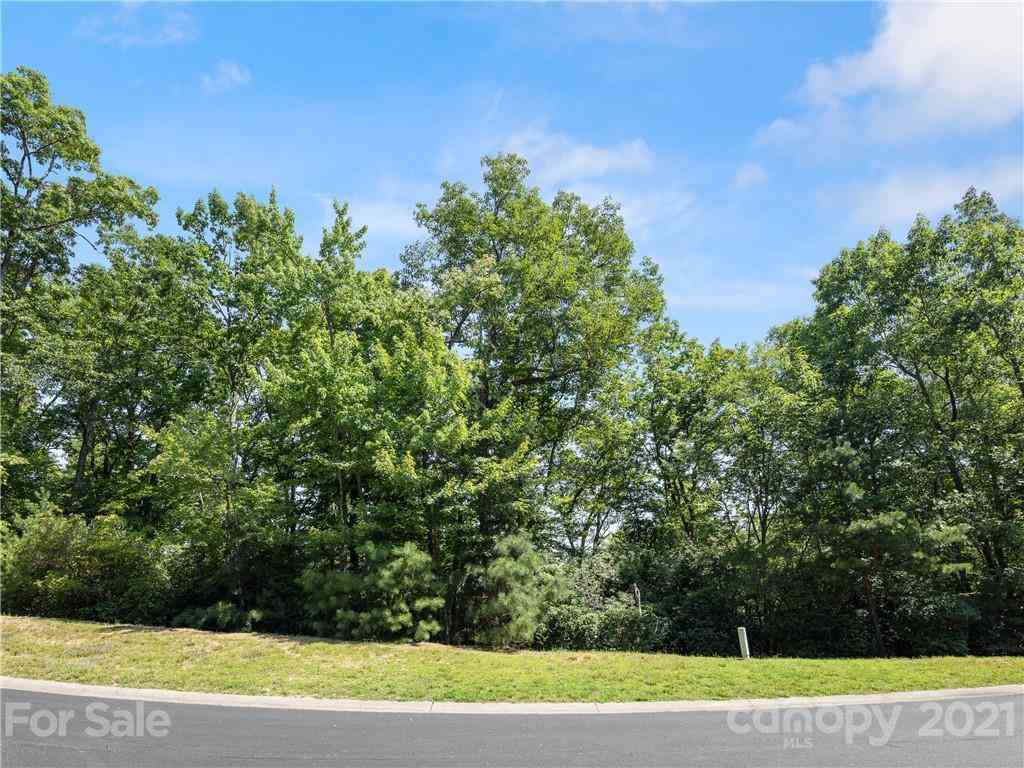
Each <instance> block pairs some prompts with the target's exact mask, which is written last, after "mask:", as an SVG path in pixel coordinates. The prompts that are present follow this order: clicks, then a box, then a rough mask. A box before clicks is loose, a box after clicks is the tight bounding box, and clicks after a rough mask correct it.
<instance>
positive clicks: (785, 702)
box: [0, 676, 1024, 715]
mask: <svg viewBox="0 0 1024 768" xmlns="http://www.w3.org/2000/svg"><path fill="white" fill-rule="evenodd" d="M7 690H12V691H26V692H30V693H49V694H57V695H63V696H79V697H87V698H94V699H125V700H131V701H151V702H160V703H165V704H200V705H206V706H220V707H253V708H259V709H286V710H318V711H326V712H393V713H409V714H453V715H456V714H457V715H510V714H515V715H573V714H576V715H582V714H588V715H593V714H619V715H621V714H643V713H659V712H661V713H665V712H727V711H734V710H741V711H745V710H755V709H781V708H790V707H826V706H850V705H856V704H861V705H865V704H867V705H870V704H890V703H895V702H913V701H935V700H942V699H963V698H977V697H984V696H1024V684H1012V685H994V686H988V687H984V688H945V689H941V690H935V691H897V692H894V693H868V694H844V695H841V696H790V697H786V698H778V699H726V700H692V701H635V702H606V703H583V702H489V703H468V702H457V701H368V700H362V699H317V698H313V697H311V696H252V695H246V694H238V693H200V692H192V691H167V690H163V689H158V688H122V687H118V686H110V685H86V684H82V683H64V682H57V681H51V680H32V679H28V678H20V677H7V676H0V692H6V691H7Z"/></svg>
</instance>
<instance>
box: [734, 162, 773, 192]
mask: <svg viewBox="0 0 1024 768" xmlns="http://www.w3.org/2000/svg"><path fill="white" fill-rule="evenodd" d="M767 180H768V174H767V173H766V172H765V170H764V168H763V167H762V166H761V165H760V164H758V163H744V164H743V165H741V166H740V167H739V168H738V169H737V170H736V175H735V176H734V177H733V180H732V183H733V186H734V187H736V188H737V189H749V188H750V187H754V186H757V185H758V184H763V183H764V182H766V181H767Z"/></svg>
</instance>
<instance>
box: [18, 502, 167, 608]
mask: <svg viewBox="0 0 1024 768" xmlns="http://www.w3.org/2000/svg"><path fill="white" fill-rule="evenodd" d="M3 538H4V542H3V543H4V552H3V559H2V563H3V566H2V570H3V574H2V575H3V609H4V611H6V612H8V613H24V614H32V615H34V616H52V617H60V618H79V619H95V620H98V621H128V622H158V621H160V620H162V619H163V618H164V611H165V608H164V606H165V597H166V594H167V577H166V574H165V573H164V571H163V569H162V568H161V567H160V558H159V553H158V552H157V550H156V548H155V547H154V546H153V545H151V544H150V543H149V542H147V541H146V540H145V539H144V538H142V537H141V536H140V535H139V534H137V533H135V532H133V531H130V530H129V529H128V528H127V526H126V525H125V523H124V521H123V520H122V519H121V518H119V517H117V516H116V515H103V516H100V517H97V518H95V519H94V520H92V522H90V523H86V522H85V520H84V519H82V518H81V517H80V516H78V515H61V514H60V513H59V512H58V511H57V510H56V509H55V508H53V507H51V506H48V505H45V504H44V505H43V506H42V507H41V508H39V509H38V510H37V511H36V512H35V513H34V514H32V515H31V516H29V517H27V518H25V519H24V520H23V521H22V522H21V532H20V535H19V534H18V533H16V532H15V531H14V530H13V529H12V528H11V527H5V529H4V532H3Z"/></svg>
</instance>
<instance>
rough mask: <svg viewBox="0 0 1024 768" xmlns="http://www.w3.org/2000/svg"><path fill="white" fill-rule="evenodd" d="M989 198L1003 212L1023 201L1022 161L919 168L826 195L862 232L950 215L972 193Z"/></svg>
mask: <svg viewBox="0 0 1024 768" xmlns="http://www.w3.org/2000/svg"><path fill="white" fill-rule="evenodd" d="M971 186H973V187H977V188H978V189H979V190H986V191H988V192H991V193H992V194H993V195H994V196H995V198H996V202H998V203H999V204H1000V205H1001V206H1002V207H1003V208H1004V210H1008V205H1009V203H1010V202H1011V201H1018V202H1019V201H1020V200H1021V198H1022V197H1024V159H1022V158H1020V157H1005V158H1002V159H1000V160H997V161H995V162H993V163H991V164H989V165H988V166H983V167H978V168H960V169H954V170H950V169H938V168H921V169H913V170H905V171H899V172H896V173H893V174H891V175H889V176H887V177H885V178H883V179H881V180H880V181H877V182H875V183H870V184H862V185H858V186H855V187H852V188H849V189H846V190H842V191H839V192H838V193H836V192H832V193H828V192H826V193H824V202H826V203H828V202H832V203H835V204H840V205H843V206H847V207H849V208H850V211H851V217H852V219H853V221H854V222H855V223H856V224H857V225H859V226H863V227H868V228H875V227H879V226H886V227H889V228H890V229H896V228H897V227H901V226H904V225H906V224H908V223H909V222H910V221H912V220H913V218H914V216H916V215H917V214H918V213H923V214H925V215H926V216H932V217H934V216H936V215H941V214H943V213H948V212H950V211H952V209H953V206H954V205H956V203H958V202H959V201H960V198H961V197H963V194H964V192H966V191H967V188H968V187H971Z"/></svg>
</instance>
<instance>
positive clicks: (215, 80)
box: [201, 59, 252, 94]
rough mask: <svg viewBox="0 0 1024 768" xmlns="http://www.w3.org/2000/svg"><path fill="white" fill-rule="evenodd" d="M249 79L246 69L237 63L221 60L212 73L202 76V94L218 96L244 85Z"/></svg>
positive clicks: (250, 77)
mask: <svg viewBox="0 0 1024 768" xmlns="http://www.w3.org/2000/svg"><path fill="white" fill-rule="evenodd" d="M251 79H252V76H251V75H250V73H249V70H248V69H247V68H246V67H243V66H242V65H241V64H239V63H238V62H237V61H230V60H228V59H221V60H220V61H218V62H217V66H216V67H215V68H214V70H213V72H210V73H207V74H204V75H203V76H202V78H201V82H202V85H203V92H204V93H208V94H218V93H224V92H225V91H230V90H231V89H232V88H238V87H240V86H243V85H246V84H247V83H248V82H249V81H250V80H251Z"/></svg>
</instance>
